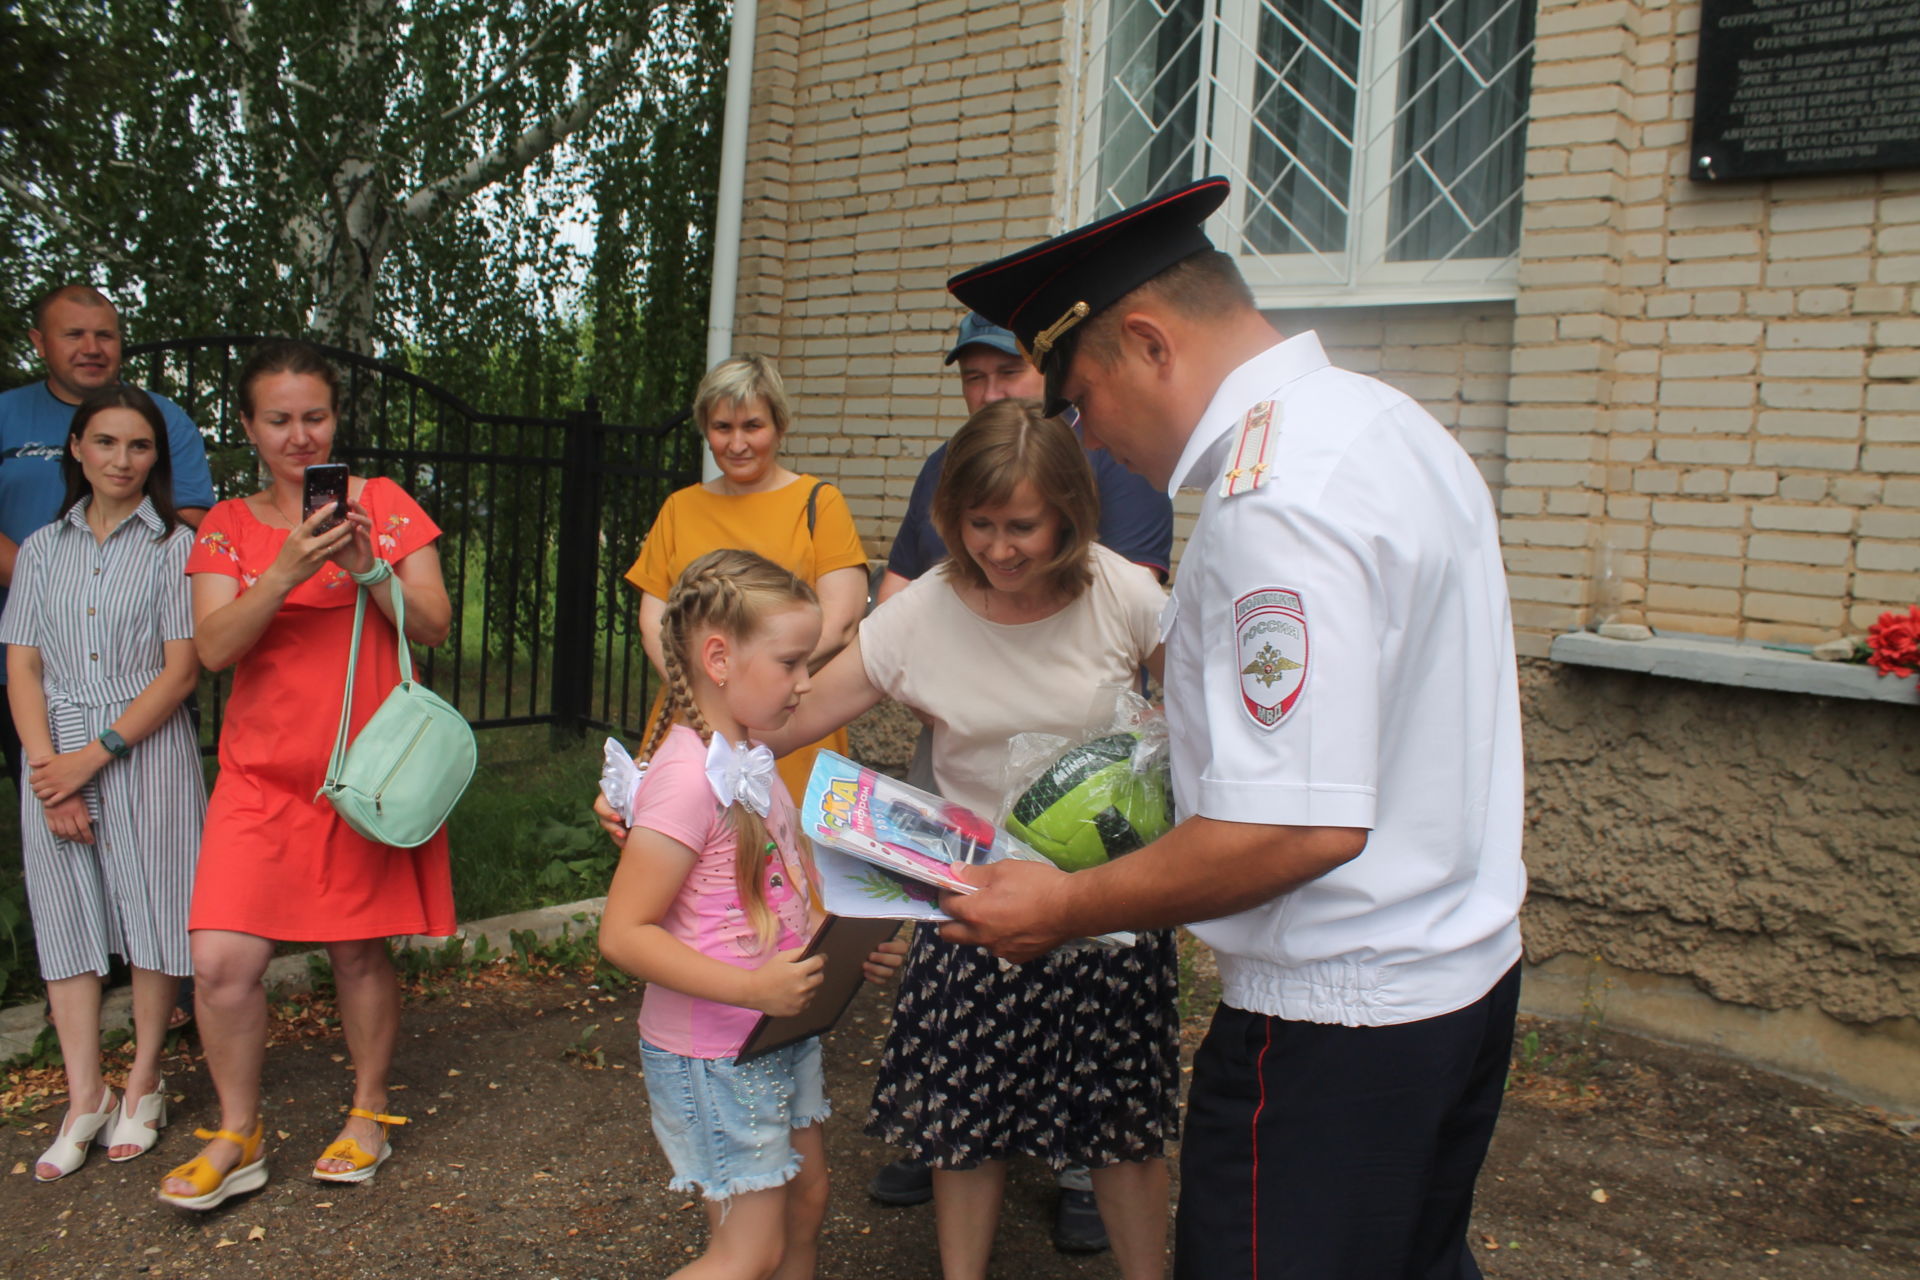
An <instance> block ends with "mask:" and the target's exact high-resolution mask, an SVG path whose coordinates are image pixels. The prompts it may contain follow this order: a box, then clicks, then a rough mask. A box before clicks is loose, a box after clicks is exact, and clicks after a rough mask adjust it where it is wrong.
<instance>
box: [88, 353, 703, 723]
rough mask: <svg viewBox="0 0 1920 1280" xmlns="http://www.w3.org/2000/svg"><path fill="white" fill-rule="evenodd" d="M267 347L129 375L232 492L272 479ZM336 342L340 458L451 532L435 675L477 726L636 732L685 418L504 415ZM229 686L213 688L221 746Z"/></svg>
mask: <svg viewBox="0 0 1920 1280" xmlns="http://www.w3.org/2000/svg"><path fill="white" fill-rule="evenodd" d="M259 340H260V339H258V338H257V337H253V336H247V335H236V334H220V335H215V336H212V337H203V338H181V339H174V340H170V341H164V342H147V343H140V344H138V345H136V346H130V347H128V348H127V351H126V359H127V370H126V374H125V377H126V379H127V381H129V382H133V383H136V384H138V385H141V386H145V387H148V388H150V389H152V390H154V391H158V392H160V393H161V394H163V395H166V396H168V397H170V398H172V399H173V400H175V401H176V402H178V403H179V405H180V407H181V408H182V409H184V410H186V412H187V414H188V416H189V417H191V418H192V419H193V420H194V422H195V423H196V424H198V426H199V427H200V431H201V434H202V436H203V437H204V438H205V439H206V442H207V458H208V462H209V464H210V465H211V466H212V468H213V473H214V486H215V490H216V492H217V493H218V494H219V496H220V497H222V498H229V497H239V496H241V495H243V494H246V493H250V492H252V491H253V490H254V489H256V488H257V487H258V476H257V474H256V471H255V465H256V464H255V461H254V455H253V450H252V448H251V446H249V445H248V443H247V438H246V433H245V431H244V430H243V429H242V427H241V424H240V418H239V411H238V408H237V406H236V405H235V403H234V398H233V388H234V379H235V377H236V375H237V374H238V372H239V369H240V366H241V364H242V363H243V361H244V349H245V348H246V347H247V346H249V345H251V344H252V343H254V342H257V341H259ZM321 349H322V350H323V351H325V352H326V354H327V356H328V357H329V358H330V359H331V360H333V361H334V363H335V365H336V366H337V367H338V368H339V370H340V372H341V377H342V386H341V397H340V422H339V427H338V430H337V433H336V435H335V444H334V457H335V459H336V460H339V461H344V462H349V463H351V464H352V465H353V467H354V470H355V472H356V474H361V475H383V476H386V477H388V478H390V479H392V480H394V481H395V482H397V483H398V484H400V485H401V486H402V487H403V488H405V489H406V490H407V492H408V493H410V494H411V495H413V497H414V498H415V499H416V500H417V501H418V502H419V503H420V505H421V506H422V507H424V508H425V509H426V511H427V514H428V515H430V516H432V517H433V519H434V521H435V522H436V523H438V524H439V526H440V529H441V537H440V541H439V543H438V548H439V552H440V563H441V569H442V571H443V572H444V573H445V575H446V580H447V592H448V595H449V596H450V597H451V598H452V602H453V629H452V633H451V634H450V635H449V636H448V638H447V641H446V643H445V644H443V645H442V646H440V647H439V648H438V649H433V650H427V651H423V652H421V653H420V655H419V658H418V661H417V663H416V665H417V666H418V667H419V669H420V672H421V675H422V677H423V678H424V679H425V680H426V681H427V682H428V683H429V684H430V685H432V686H433V688H434V690H435V691H436V692H438V693H439V694H440V695H441V696H442V697H444V698H446V699H447V700H448V701H450V702H452V703H453V704H454V705H455V706H457V707H459V708H460V709H461V711H463V712H464V713H465V714H466V715H467V717H468V719H470V720H471V721H472V722H473V725H474V727H475V728H476V729H491V728H501V727H505V726H509V725H529V724H551V725H553V726H555V729H556V731H564V732H568V733H576V734H577V733H580V732H584V731H585V730H586V729H588V728H590V727H598V728H603V729H607V730H610V731H617V732H623V733H626V734H628V735H630V736H637V735H638V734H639V732H640V731H641V729H642V727H643V724H642V722H643V720H644V718H645V716H646V712H647V709H648V706H649V705H650V703H651V699H652V695H653V688H652V685H653V676H652V672H651V670H650V668H649V666H648V664H647V658H646V654H645V652H644V650H643V649H642V647H641V644H640V631H639V609H638V606H639V597H638V595H637V594H636V593H635V592H634V591H633V590H632V588H630V587H628V586H627V585H626V584H625V583H624V581H623V580H622V576H623V575H624V573H625V571H626V568H627V566H628V565H629V564H630V563H632V560H633V557H634V556H635V555H636V554H638V552H639V548H640V543H641V541H642V539H644V538H645V536H646V533H647V530H648V528H649V527H650V526H651V525H652V523H653V518H654V516H655V514H656V513H657V512H658V511H659V509H660V504H661V503H662V502H663V501H665V499H666V497H667V495H668V494H669V493H671V492H673V490H675V489H677V488H680V487H682V486H684V485H687V484H691V483H693V482H694V481H695V480H697V479H698V478H699V474H700V471H699V449H700V444H699V441H698V440H697V439H696V438H695V436H694V433H693V432H692V431H691V430H679V429H678V428H680V427H681V426H682V424H684V423H685V422H687V420H688V414H687V412H686V411H685V410H682V411H680V412H678V413H675V414H673V415H672V416H671V417H668V418H666V419H665V420H664V421H662V422H659V423H657V424H655V425H653V426H633V425H628V424H622V423H610V422H605V421H603V420H602V419H601V416H600V413H599V409H598V406H597V405H596V403H595V402H594V400H593V399H592V398H589V399H588V401H587V404H586V407H585V408H584V409H581V410H578V411H575V412H571V413H568V414H566V415H565V416H564V417H558V418H552V417H534V416H529V415H525V414H509V413H488V412H483V411H481V410H479V409H475V408H474V407H473V406H471V405H469V404H468V403H467V402H466V401H465V400H463V399H462V398H461V397H460V396H458V395H456V394H454V393H453V392H451V391H449V390H447V389H446V388H445V387H440V386H436V385H434V384H433V383H431V382H429V381H427V380H426V379H425V378H423V377H421V376H419V375H418V374H415V373H413V372H412V371H410V370H407V369H404V368H402V367H400V366H398V365H394V364H390V363H387V362H384V361H380V360H375V359H372V358H370V357H367V356H363V355H359V354H356V353H355V352H351V351H345V350H341V349H339V348H334V347H323V348H321ZM225 689H226V684H225V681H224V680H220V681H216V682H215V683H214V691H213V694H212V698H211V700H210V705H209V706H208V707H207V709H208V710H209V711H210V712H211V713H212V714H211V715H210V716H209V717H208V720H209V723H208V724H207V725H206V730H205V740H206V741H208V742H213V741H215V740H216V739H217V736H218V730H219V722H220V706H221V703H222V701H223V699H224V696H225ZM313 710H314V712H315V713H319V712H321V711H322V710H324V709H322V708H314V709H313ZM327 714H338V712H337V709H335V710H333V711H331V712H328V713H327Z"/></svg>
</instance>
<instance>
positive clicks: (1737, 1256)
mask: <svg viewBox="0 0 1920 1280" xmlns="http://www.w3.org/2000/svg"><path fill="white" fill-rule="evenodd" d="M637 1002H638V994H637V992H634V991H626V992H621V993H619V994H615V995H608V994H606V993H603V992H600V991H597V990H593V989H589V988H587V987H586V986H585V985H584V984H583V981H582V980H581V979H578V978H575V977H571V976H567V975H545V976H534V977H512V976H509V975H508V974H507V973H506V972H505V971H504V970H496V971H491V972H488V973H485V974H483V975H481V976H478V977H472V976H468V977H462V978H457V979H456V978H446V979H441V980H438V983H437V985H436V986H434V987H432V988H431V989H427V990H423V991H420V992H418V993H416V995H415V996H414V997H413V998H412V999H411V1000H410V1002H409V1007H408V1011H407V1017H406V1025H405V1031H404V1033H403V1036H404V1039H403V1045H402V1049H401V1056H400V1062H399V1066H398V1069H397V1072H396V1079H397V1081H398V1082H399V1084H400V1086H401V1089H402V1091H401V1092H399V1093H397V1094H396V1096H395V1098H394V1107H395V1109H396V1110H398V1111H401V1112H404V1113H407V1114H409V1115H411V1116H412V1118H413V1121H414V1123H413V1124H412V1125H411V1126H409V1127H408V1128H407V1129H405V1130H403V1131H400V1132H399V1133H398V1134H397V1135H396V1142H395V1147H396V1153H395V1155H394V1158H393V1160H392V1161H391V1162H390V1163H389V1164H388V1165H387V1167H386V1168H385V1169H384V1170H383V1171H382V1172H381V1174H380V1176H379V1178H378V1179H376V1180H375V1181H374V1182H372V1183H369V1184H367V1185H364V1186H357V1187H355V1186H329V1185H325V1184H321V1183H315V1182H312V1181H310V1180H308V1179H307V1178H306V1177H304V1176H303V1171H304V1169H305V1167H306V1165H307V1163H308V1162H309V1161H310V1160H311V1159H312V1158H313V1157H314V1156H315V1155H317V1154H318V1153H319V1151H320V1149H321V1147H322V1146H323V1145H325V1143H326V1142H327V1141H328V1140H329V1139H330V1138H331V1137H332V1135H333V1132H334V1129H335V1126H336V1125H337V1123H338V1115H337V1111H336V1107H342V1108H343V1107H344V1106H345V1103H346V1100H347V1095H348V1081H347V1078H346V1067H345V1064H344V1049H343V1046H342V1044H341V1042H340V1040H339V1036H338V1032H337V1029H335V1028H334V1027H332V1026H330V1025H328V1023H327V1020H326V1016H325V1015H326V1013H327V1010H326V1008H325V1006H324V1004H322V1005H315V1006H309V1005H306V1004H304V1003H299V1002H289V1003H284V1004H283V1006H282V1012H283V1013H285V1014H287V1015H289V1018H288V1019H287V1020H284V1021H281V1022H279V1023H277V1024H276V1026H277V1031H276V1035H277V1037H278V1038H279V1040H280V1043H277V1044H276V1046H275V1047H274V1048H273V1049H272V1050H271V1051H270V1053H269V1055H268V1059H267V1074H266V1080H267V1092H266V1097H267V1099H268V1104H267V1105H268V1111H267V1119H268V1127H269V1129H270V1130H273V1131H274V1132H273V1134H272V1135H271V1136H270V1138H269V1143H270V1147H271V1156H270V1162H271V1167H272V1169H273V1180H272V1181H271V1182H269V1183H268V1185H267V1186H266V1188H265V1189H264V1190H263V1191H261V1192H259V1193H258V1194H256V1195H253V1196H251V1197H248V1198H244V1199H241V1200H237V1201H234V1202H232V1203H230V1204H229V1205H227V1206H225V1207H224V1208H223V1209H221V1210H218V1211H216V1212H214V1213H211V1214H207V1215H202V1216H189V1215H185V1214H182V1213H179V1212H177V1211H175V1210H172V1209H170V1208H167V1207H165V1206H162V1205H160V1204H158V1203H156V1202H155V1201H154V1198H153V1192H154V1188H155V1187H156V1185H157V1183H158V1180H159V1178H160V1176H161V1173H162V1172H163V1171H164V1169H166V1168H167V1167H168V1166H170V1165H172V1164H174V1163H176V1162H178V1161H179V1160H183V1159H185V1158H187V1157H188V1156H189V1155H191V1154H192V1153H193V1151H194V1150H195V1149H196V1144H195V1143H194V1141H193V1138H192V1132H191V1131H192V1128H193V1126H194V1125H195V1124H196V1123H200V1124H205V1123H207V1122H209V1121H210V1120H212V1119H213V1118H214V1115H215V1111H214V1105H213V1098H212V1089H211V1087H210V1085H209V1082H208V1079H207V1075H206V1072H205V1069H204V1067H203V1066H200V1065H199V1064H197V1063H195V1062H194V1061H192V1060H191V1059H190V1058H186V1057H182V1058H180V1059H176V1060H173V1061H171V1062H170V1064H169V1072H170V1074H169V1081H170V1085H171V1089H172V1092H173V1094H174V1095H175V1097H176V1101H175V1103H174V1124H173V1126H172V1127H171V1128H169V1129H168V1130H167V1131H166V1133H165V1135H164V1137H163V1139H162V1141H161V1142H160V1144H159V1145H158V1146H157V1147H156V1148H155V1149H154V1151H152V1152H150V1153H149V1154H148V1155H147V1156H146V1157H144V1158H142V1159H140V1160H137V1161H134V1162H130V1163H127V1164H118V1165H116V1164H111V1163H109V1162H108V1161H107V1160H106V1159H105V1157H104V1153H102V1152H100V1151H99V1150H98V1149H96V1150H95V1153H94V1155H93V1156H92V1158H91V1159H90V1160H89V1162H88V1164H87V1166H86V1167H85V1168H84V1169H83V1170H81V1171H80V1172H79V1173H78V1174H75V1175H74V1176H72V1177H69V1178H67V1179H65V1180H63V1181H61V1182H58V1183H54V1184H51V1185H46V1186H41V1185H38V1184H36V1183H35V1182H34V1181H33V1179H32V1176H31V1174H30V1172H29V1169H30V1165H31V1162H32V1160H33V1159H34V1157H35V1155H36V1154H37V1153H38V1152H39V1151H40V1150H41V1148H42V1147H44V1146H45V1144H46V1142H47V1140H48V1136H49V1132H50V1126H51V1125H52V1124H56V1123H58V1120H59V1116H60V1110H59V1108H58V1106H57V1105H55V1106H52V1107H47V1108H45V1109H43V1110H41V1111H39V1112H38V1113H36V1114H27V1115H23V1114H21V1113H20V1112H18V1111H15V1112H13V1113H12V1115H11V1116H10V1119H9V1122H8V1124H7V1126H6V1128H5V1130H4V1134H3V1135H0V1219H4V1222H5V1227H4V1228H3V1229H0V1230H3V1231H4V1235H0V1274H4V1275H6V1276H20V1277H59V1278H60V1280H69V1278H72V1280H78V1278H81V1277H96V1276H97V1277H123V1276H141V1275H145V1276H169V1277H171V1276H182V1277H203V1276H204V1277H239V1276H247V1277H252V1276H272V1277H283V1276H284V1277H306V1276H317V1275H334V1274H337V1275H341V1276H355V1277H362V1276H381V1277H423V1276H444V1277H496V1276H498V1277H504V1276H515V1277H521V1276H525V1277H547V1276H554V1277H560V1276H564V1277H569V1278H570V1280H572V1278H576V1277H614V1276H659V1275H664V1274H666V1273H667V1272H669V1271H671V1270H672V1269H673V1268H674V1267H675V1266H677V1265H679V1264H681V1263H682V1262H684V1261H685V1260H686V1259H687V1258H688V1257H690V1256H691V1255H692V1254H693V1252H694V1251H695V1250H696V1249H697V1248H698V1247H699V1242H700V1240H701V1236H702V1226H701V1214H700V1213H699V1211H698V1210H697V1208H696V1207H695V1206H694V1205H693V1204H692V1203H691V1201H690V1200H689V1198H688V1197H686V1196H684V1195H680V1194H676V1193H671V1192H669V1191H668V1190H667V1188H666V1182H667V1171H666V1168H665V1165H664V1162H663V1161H662V1160H661V1158H660V1155H659V1153H658V1151H657V1149H656V1147H655V1145H654V1143H653V1140H652V1136H651V1134H650V1132H649V1130H648V1126H647V1123H646V1104H645V1101H644V1094H643V1089H642V1085H641V1081H640V1079H639V1071H638V1065H637V1053H636V1049H635V1046H634V1042H633V1036H632V1034H631V1028H632V1023H631V1017H632V1014H633V1011H634V1009H635V1008H636V1007H637ZM886 1009H887V1002H886V998H885V995H884V993H881V992H879V991H873V992H870V993H869V994H867V995H865V996H863V997H862V998H861V1001H860V1002H859V1003H858V1004H856V1006H855V1007H854V1010H853V1012H852V1014H851V1017H850V1021H849V1022H848V1023H846V1024H845V1025H843V1027H842V1028H841V1029H840V1030H838V1031H836V1032H835V1033H834V1034H833V1035H832V1036H831V1037H830V1038H829V1039H828V1041H827V1059H828V1078H829V1081H830V1084H831V1086H832V1092H833V1101H834V1105H835V1108H836V1110H837V1112H838V1115H837V1117H836V1118H835V1120H834V1121H833V1122H832V1123H831V1128H830V1130H829V1134H830V1139H829V1150H830V1161H831V1164H832V1168H833V1170H834V1174H835V1177H836V1179H837V1181H836V1183H835V1189H834V1195H833V1203H832V1208H831V1210H830V1211H829V1216H828V1221H827V1226H826V1232H825V1236H824V1239H823V1241H822V1248H821V1259H822V1266H821V1275H822V1276H823V1277H827V1278H832V1277H851V1276H890V1277H896V1278H897V1280H915V1278H917V1277H931V1276H935V1275H937V1267H936V1264H935V1253H934V1242H933V1214H932V1211H931V1209H930V1208H924V1207H922V1208H914V1209H885V1208H881V1207H880V1206H878V1205H875V1204H873V1203H871V1202H869V1201H868V1200H867V1198H866V1196H865V1195H864V1194H863V1191H862V1187H863V1184H864V1182H865V1180H866V1177H867V1176H868V1174H869V1173H870V1172H871V1171H872V1169H873V1168H875V1167H876V1166H877V1165H879V1164H880V1163H882V1162H884V1161H885V1160H886V1159H888V1158H889V1156H888V1153H887V1152H886V1151H885V1150H884V1149H883V1148H881V1147H880V1146H879V1145H878V1144H876V1143H875V1142H873V1141H872V1140H871V1139H868V1138H866V1137H864V1136H863V1135H862V1134H861V1133H860V1132H859V1129H858V1121H859V1119H860V1117H861V1116H862V1115H863V1114H864V1107H865V1102H866V1092H867V1089H868V1087H869V1084H870V1080H871V1068H872V1062H873V1059H874V1057H875V1055H876V1052H877V1049H878V1046H879V1043H880V1040H881V1037H882V1035H883V1033H884V1029H885V1025H884V1024H885V1015H886ZM1199 1022H1200V1019H1199V1018H1195V1019H1194V1020H1193V1029H1194V1030H1195V1031H1196V1032H1197V1030H1198V1029H1199ZM1528 1030H1532V1031H1534V1032H1536V1033H1537V1035H1536V1038H1535V1039H1534V1040H1533V1041H1530V1042H1528V1043H1527V1044H1526V1045H1525V1046H1524V1047H1523V1049H1522V1051H1521V1053H1520V1054H1519V1055H1517V1062H1516V1077H1515V1084H1514V1087H1513V1090H1512V1092H1511V1094H1510V1096H1509V1101H1508V1104H1507V1108H1506V1112H1505V1114H1504V1116H1503V1118H1502V1120H1501V1124H1500V1129H1499V1132H1498V1134H1497V1136H1496V1138H1495V1142H1494V1148H1493V1153H1492V1157H1491V1159H1490V1162H1489V1165H1488V1169H1487V1172H1486V1174H1485V1175H1484V1176H1483V1178H1482V1180H1481V1185H1480V1199H1479V1208H1478V1213H1477V1215H1476V1220H1475V1223H1474V1243H1475V1247H1476V1251H1477V1252H1478V1254H1479V1256H1480V1258H1481V1261H1482V1264H1483V1265H1484V1267H1485V1269H1486V1272H1487V1274H1488V1275H1489V1276H1490V1277H1496V1278H1501V1280H1508V1278H1511V1280H1521V1278H1523V1277H1524V1278H1525V1280H1563V1278H1566V1280H1571V1278H1574V1277H1582V1278H1584V1277H1604V1276H1615V1275H1619V1276H1633V1277H1648V1278H1653V1277H1722V1276H1737V1277H1741V1278H1742V1280H1843V1278H1845V1280H1867V1278H1869V1277H1873V1278H1881V1277H1886V1278H1889V1280H1891V1278H1894V1277H1899V1278H1902V1280H1920V1138H1915V1137H1910V1136H1904V1135H1903V1134H1901V1133H1900V1132H1898V1131H1896V1129H1894V1128H1892V1127H1890V1126H1889V1124H1888V1123H1887V1122H1888V1120H1889V1119H1890V1118H1889V1117H1885V1116H1882V1115H1879V1114H1878V1113H1876V1112H1873V1111H1872V1110H1870V1109H1865V1108H1861V1107H1858V1106H1855V1105H1852V1104H1849V1103H1846V1102H1842V1101H1839V1100H1837V1099H1835V1098H1833V1097H1831V1096H1830V1095H1826V1094H1822V1093H1820V1092H1817V1091H1815V1090H1812V1089H1809V1088H1805V1087H1803V1086H1800V1085H1797V1084H1793V1083H1790V1082H1788V1081H1784V1080H1781V1079H1778V1078H1776V1077H1772V1076H1768V1075H1766V1074H1764V1073H1761V1072H1758V1071H1753V1070H1750V1069H1746V1068H1743V1067H1740V1066H1738V1065H1735V1064H1732V1063H1729V1062H1725V1061H1722V1060H1719V1059H1715V1058H1712V1057H1709V1056H1706V1055H1702V1054H1697V1053H1690V1052H1685V1051H1681V1050H1676V1049H1670V1048H1666V1047H1662V1046H1659V1045H1654V1044H1650V1043H1648V1042H1645V1041H1641V1040H1636V1039H1634V1038H1632V1037H1629V1036H1624V1035H1618V1034H1607V1033H1605V1032H1599V1033H1596V1034H1593V1035H1589V1036H1587V1037H1586V1038H1584V1039H1580V1038H1576V1036H1575V1033H1574V1032H1573V1031H1572V1030H1570V1029H1568V1028H1565V1027H1561V1026H1558V1025H1550V1024H1527V1025H1526V1026H1523V1032H1525V1031H1528ZM30 1085H31V1081H28V1082H26V1084H25V1085H23V1084H22V1082H20V1081H17V1080H16V1081H15V1082H14V1084H13V1097H12V1099H11V1101H12V1103H13V1104H16V1105H17V1103H18V1101H19V1098H20V1097H21V1096H22V1090H23V1088H25V1087H29V1086H30ZM1051 1209H1052V1190H1051V1185H1050V1181H1049V1180H1048V1179H1047V1178H1046V1177H1045V1176H1044V1173H1043V1171H1042V1170H1041V1169H1039V1168H1038V1167H1037V1166H1034V1165H1031V1164H1026V1163H1023V1164H1020V1165H1017V1166H1016V1168H1015V1170H1014V1172H1013V1176H1012V1178H1011V1180H1010V1186H1009V1196H1008V1207H1007V1214H1006V1219H1005V1221H1004V1222H1003V1224H1002V1229H1001V1239H1000V1243H999V1246H998V1250H997V1253H996V1259H995V1260H996V1271H995V1274H996V1275H1000V1276H1007V1277H1019V1280H1055V1278H1066V1277H1082V1276H1099V1277H1104V1276H1111V1275H1113V1274H1115V1273H1114V1270H1113V1263H1112V1260H1111V1258H1110V1257H1108V1256H1096V1257H1091V1258H1069V1257H1066V1256H1063V1255H1061V1254H1058V1253H1056V1252H1054V1250H1053V1249H1052V1247H1051V1246H1050V1245H1049V1243H1048V1241H1047V1224H1048V1221H1049V1217H1050V1214H1051Z"/></svg>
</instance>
